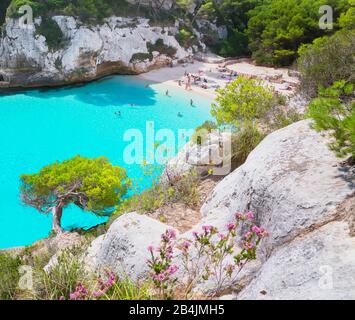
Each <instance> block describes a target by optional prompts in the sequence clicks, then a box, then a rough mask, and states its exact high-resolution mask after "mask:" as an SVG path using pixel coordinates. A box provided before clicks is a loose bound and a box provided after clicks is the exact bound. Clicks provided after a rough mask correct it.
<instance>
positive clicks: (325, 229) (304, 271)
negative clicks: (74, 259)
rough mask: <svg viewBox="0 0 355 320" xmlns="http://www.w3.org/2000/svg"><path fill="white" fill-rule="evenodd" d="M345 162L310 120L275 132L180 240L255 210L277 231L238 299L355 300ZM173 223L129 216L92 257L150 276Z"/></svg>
mask: <svg viewBox="0 0 355 320" xmlns="http://www.w3.org/2000/svg"><path fill="white" fill-rule="evenodd" d="M340 163H341V160H340V159H338V158H336V157H335V155H334V154H333V153H332V152H331V151H330V150H329V149H328V146H327V140H326V139H325V138H324V137H322V136H321V135H320V134H319V133H317V132H315V131H314V130H312V129H311V128H310V122H309V121H301V122H298V123H295V124H293V125H291V126H289V127H287V128H284V129H281V130H279V131H277V132H274V133H273V134H271V135H269V136H268V137H267V138H265V140H264V141H262V142H261V144H260V145H259V146H258V147H257V148H256V149H255V150H254V151H253V152H252V153H251V154H250V156H249V158H248V160H247V161H246V163H245V164H244V165H243V166H242V167H240V168H239V169H237V170H235V171H234V172H233V173H231V174H230V175H229V176H227V177H226V178H224V179H223V180H222V181H221V182H220V183H219V184H218V185H217V186H216V187H215V189H214V191H213V192H212V194H211V195H210V196H209V197H208V199H207V201H206V203H205V204H204V206H203V207H202V209H201V213H202V215H203V216H204V217H203V218H202V220H201V221H200V222H199V223H198V224H197V225H196V226H195V227H193V228H192V230H189V231H187V232H185V233H184V234H181V235H179V236H178V239H179V240H180V239H189V238H191V237H193V236H192V231H193V230H196V231H201V226H203V225H213V226H216V227H217V228H218V229H219V230H220V231H224V230H225V228H226V224H227V223H229V222H231V221H233V220H234V214H235V212H238V211H241V212H245V211H248V210H251V211H253V212H254V213H255V214H256V217H257V220H258V222H259V223H260V224H261V225H262V226H264V227H266V229H267V230H268V231H269V233H270V236H269V237H268V238H267V239H265V240H264V241H263V242H262V244H261V246H260V249H259V254H258V257H260V259H259V260H258V261H255V263H253V264H251V265H249V266H248V267H247V268H245V269H244V270H243V272H242V274H241V275H240V281H239V284H240V285H241V286H242V289H241V291H239V293H238V294H236V295H234V299H355V237H354V236H355V197H354V191H355V189H354V170H353V168H349V167H347V166H345V165H344V166H343V165H342V164H340ZM167 228H168V226H166V225H163V224H161V223H160V222H158V221H155V220H152V219H150V218H147V217H144V216H139V215H137V214H135V213H131V214H127V215H124V216H122V217H120V218H119V219H117V220H116V221H115V223H114V224H113V225H112V226H111V228H110V230H109V232H108V233H107V234H106V235H104V236H102V237H100V238H98V239H96V240H95V241H94V242H93V243H92V246H91V248H90V250H89V253H88V255H87V262H88V263H89V264H90V265H91V266H94V268H97V267H98V266H110V267H112V268H118V269H115V270H117V271H118V272H122V269H121V267H122V266H123V270H126V272H127V273H129V275H130V276H132V277H133V279H135V278H136V277H143V276H144V274H145V272H146V267H145V265H144V263H142V261H145V260H146V258H147V251H146V247H147V245H148V244H153V245H157V244H158V243H159V241H160V234H161V233H163V232H164V231H165V230H166V229H167ZM177 263H178V260H177ZM182 276H183V275H179V277H182ZM198 289H199V290H203V291H206V290H207V291H208V290H212V289H213V288H212V287H211V283H205V284H201V285H200V286H199V287H198ZM228 298H229V299H230V298H231V296H228Z"/></svg>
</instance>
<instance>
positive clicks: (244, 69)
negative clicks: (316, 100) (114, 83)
mask: <svg viewBox="0 0 355 320" xmlns="http://www.w3.org/2000/svg"><path fill="white" fill-rule="evenodd" d="M226 68H227V71H226V72H221V71H220V70H219V65H218V64H217V63H206V62H199V61H195V62H194V63H189V64H186V65H178V66H175V67H166V68H161V69H158V70H153V71H150V72H148V73H144V74H141V75H139V77H140V78H142V79H145V80H149V81H153V82H158V83H161V84H164V85H168V86H174V87H179V80H181V82H182V83H181V87H180V88H185V84H184V81H185V80H186V79H185V78H186V77H185V72H188V73H192V74H195V75H198V72H199V71H202V73H201V74H200V76H201V78H202V79H204V78H205V79H206V80H207V81H208V83H207V86H208V89H204V88H202V87H201V84H202V83H203V82H198V83H197V84H192V88H191V91H192V92H194V93H197V94H201V95H203V96H205V97H207V98H210V99H211V100H214V99H215V97H216V96H217V93H216V91H215V90H216V88H217V87H225V85H226V84H227V83H228V82H229V81H231V80H234V79H235V77H232V78H231V77H230V75H229V74H230V70H233V71H235V72H237V73H238V74H245V75H249V76H253V77H258V78H260V79H263V80H264V81H265V82H266V84H268V85H270V86H271V87H273V88H274V89H275V91H276V92H280V93H283V94H285V95H290V94H292V93H293V92H294V87H295V86H296V85H297V83H298V79H297V78H296V77H291V76H290V75H289V70H288V69H285V68H283V69H274V68H268V67H259V66H255V65H253V64H252V63H249V62H239V63H231V64H230V65H227V66H226ZM275 76H278V77H280V79H279V80H277V81H276V82H275V81H273V80H270V79H269V77H275ZM223 77H224V78H223Z"/></svg>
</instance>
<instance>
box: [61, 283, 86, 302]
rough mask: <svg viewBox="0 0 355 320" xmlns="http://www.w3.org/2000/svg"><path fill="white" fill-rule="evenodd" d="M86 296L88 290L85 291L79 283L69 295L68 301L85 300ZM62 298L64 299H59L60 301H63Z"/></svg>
mask: <svg viewBox="0 0 355 320" xmlns="http://www.w3.org/2000/svg"><path fill="white" fill-rule="evenodd" d="M88 295H89V291H88V289H86V288H85V287H84V285H83V284H82V283H79V284H77V286H76V288H75V291H74V292H73V293H71V294H70V300H85V298H86V297H87V296H88ZM63 298H64V297H61V300H63Z"/></svg>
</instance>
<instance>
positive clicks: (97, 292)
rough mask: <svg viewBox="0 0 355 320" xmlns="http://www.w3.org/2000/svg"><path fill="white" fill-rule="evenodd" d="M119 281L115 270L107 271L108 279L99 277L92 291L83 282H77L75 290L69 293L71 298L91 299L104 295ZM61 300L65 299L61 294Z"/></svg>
mask: <svg viewBox="0 0 355 320" xmlns="http://www.w3.org/2000/svg"><path fill="white" fill-rule="evenodd" d="M116 282H117V277H116V275H115V274H114V273H113V272H106V279H104V278H102V277H99V278H98V281H97V283H96V286H95V289H94V290H93V291H92V292H91V291H90V290H88V289H87V288H86V287H85V286H84V285H83V284H82V283H79V284H77V286H76V287H75V291H74V292H72V293H71V294H70V295H69V299H70V300H91V299H92V298H93V299H100V298H101V297H103V296H104V295H105V294H106V293H107V292H108V291H109V290H110V289H111V288H112V287H113V286H114V284H115V283H116ZM59 300H65V297H64V296H61V297H60V298H59Z"/></svg>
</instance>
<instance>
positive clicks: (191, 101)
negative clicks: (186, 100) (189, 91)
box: [190, 99, 194, 107]
mask: <svg viewBox="0 0 355 320" xmlns="http://www.w3.org/2000/svg"><path fill="white" fill-rule="evenodd" d="M190 105H191V107H193V105H194V101H193V100H192V99H191V100H190Z"/></svg>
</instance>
